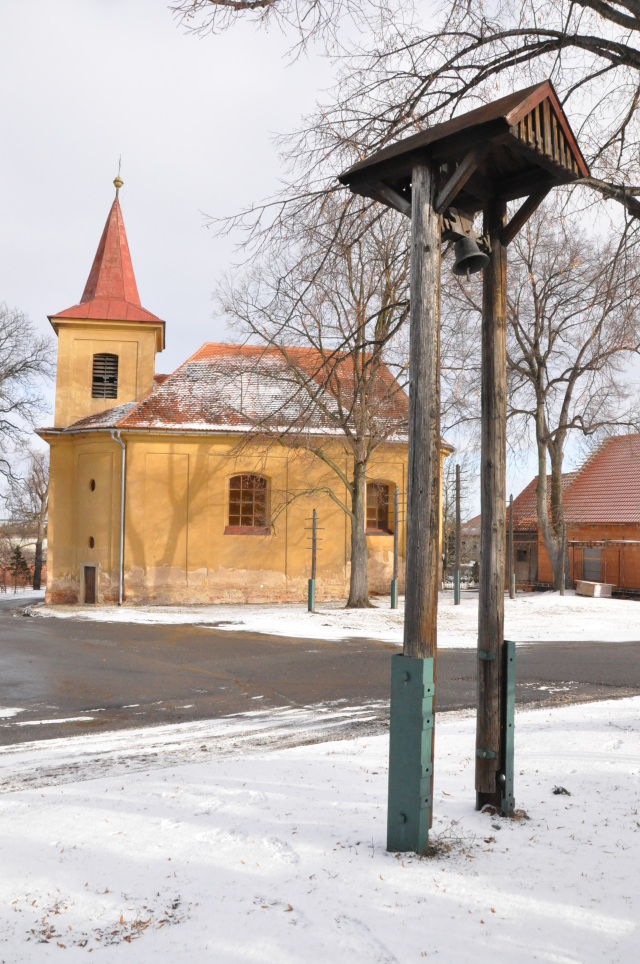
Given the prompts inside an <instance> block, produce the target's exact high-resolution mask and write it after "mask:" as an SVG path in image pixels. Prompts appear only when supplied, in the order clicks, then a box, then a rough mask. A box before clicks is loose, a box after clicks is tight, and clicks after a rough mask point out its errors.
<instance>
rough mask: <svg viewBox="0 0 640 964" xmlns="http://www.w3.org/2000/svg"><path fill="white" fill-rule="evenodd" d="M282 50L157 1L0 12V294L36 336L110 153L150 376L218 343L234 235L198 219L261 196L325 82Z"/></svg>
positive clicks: (282, 42)
mask: <svg viewBox="0 0 640 964" xmlns="http://www.w3.org/2000/svg"><path fill="white" fill-rule="evenodd" d="M287 48H288V42H287V40H286V39H285V38H283V37H282V35H281V34H280V33H279V32H278V31H277V30H272V31H270V32H268V33H266V32H265V31H264V30H260V29H259V28H256V27H255V26H252V25H251V24H248V23H243V24H240V25H239V26H236V27H234V28H233V29H232V30H230V31H228V32H227V33H225V34H224V35H222V36H218V37H214V36H207V37H204V38H197V37H195V36H193V35H188V34H186V33H185V32H184V30H183V29H181V28H180V27H179V26H178V25H177V23H176V21H175V19H174V18H173V16H172V14H171V11H170V10H169V8H168V0H55V2H52V0H31V2H30V3H28V4H21V3H13V4H6V3H5V4H4V5H3V11H2V31H1V32H0V78H1V80H2V90H3V95H4V96H3V105H2V106H3V110H2V120H3V125H2V131H1V134H2V144H3V149H2V151H1V153H0V157H1V167H0V175H1V177H2V194H3V198H2V230H0V301H6V302H7V303H8V304H9V305H10V306H15V307H17V308H20V309H22V310H24V311H26V312H27V314H28V315H29V316H30V317H31V319H32V320H33V322H34V323H35V324H36V325H37V327H38V328H39V329H40V330H41V331H43V332H45V331H46V332H51V331H52V330H51V328H50V326H49V322H48V320H47V315H49V314H53V313H55V312H58V311H61V310H63V309H64V308H67V307H69V306H71V305H73V304H75V303H77V302H78V301H79V299H80V296H81V294H82V291H83V288H84V285H85V282H86V280H87V276H88V274H89V270H90V268H91V264H92V261H93V257H94V254H95V250H96V248H97V245H98V241H99V239H100V235H101V233H102V229H103V227H104V223H105V220H106V217H107V214H108V211H109V208H110V206H111V203H112V200H113V197H114V188H113V178H114V177H115V175H116V173H117V170H118V157H119V156H120V155H122V177H123V179H124V187H123V189H122V191H121V194H120V199H121V204H122V209H123V214H124V220H125V225H126V229H127V236H128V239H129V246H130V249H131V255H132V259H133V266H134V270H135V273H136V280H137V282H138V290H139V293H140V298H141V301H142V304H143V306H144V307H145V308H147V309H148V310H150V311H152V312H154V313H155V314H157V315H159V316H160V317H161V318H163V319H165V320H166V322H167V330H166V333H167V348H166V349H165V351H164V352H163V353H162V354H161V355H159V356H158V357H157V359H156V370H157V371H160V372H170V371H172V370H173V369H175V368H176V367H177V365H179V364H180V363H181V362H182V361H184V359H185V358H186V357H188V355H190V354H191V353H192V352H193V351H195V350H196V349H197V348H198V347H199V346H200V345H201V344H202V343H203V342H205V341H211V340H221V339H224V338H225V335H226V333H225V330H224V325H223V323H222V322H221V320H220V319H219V318H216V317H214V315H213V305H212V301H211V292H212V290H213V289H214V287H215V285H216V282H217V280H218V279H219V278H220V277H221V276H222V274H223V273H224V272H225V271H228V270H230V269H231V267H232V265H233V261H234V257H235V256H234V251H233V242H232V240H230V239H216V238H215V237H214V236H213V235H212V233H211V231H209V230H207V229H206V228H205V227H204V218H203V214H202V212H206V214H208V215H211V216H223V215H227V214H231V213H234V212H236V211H238V210H239V209H241V208H242V207H244V206H246V205H249V204H251V203H252V202H254V201H259V200H261V199H263V198H265V197H266V196H268V195H269V194H270V193H272V192H273V191H274V190H275V189H276V188H277V184H278V177H279V175H280V173H281V172H280V168H279V160H278V157H277V155H276V151H275V148H274V146H273V142H272V138H273V135H274V134H275V133H285V132H288V131H290V130H292V129H293V128H295V127H296V125H297V124H298V122H299V120H300V118H301V116H302V115H303V114H305V113H308V112H309V111H311V110H312V109H313V107H314V104H315V102H316V98H317V97H318V94H319V92H320V91H321V90H322V89H324V88H326V87H328V86H330V84H331V72H330V67H329V65H328V63H327V62H326V60H324V59H323V58H321V57H320V56H314V55H313V54H312V56H311V57H306V58H301V59H300V60H299V61H298V62H297V63H295V64H293V66H288V65H287V61H286V59H285V54H286V50H287ZM50 398H51V401H53V390H51V392H50ZM42 421H43V423H45V422H46V419H43V420H42ZM534 472H535V465H534V463H533V462H532V461H531V459H530V458H528V459H527V458H525V459H524V463H522V464H520V465H515V464H514V465H513V468H512V472H511V473H510V474H511V475H512V479H511V480H510V481H509V482H508V485H509V486H511V485H512V483H513V489H514V492H518V491H519V490H520V488H522V486H523V485H524V484H526V482H527V481H528V480H529V479H530V478H531V476H532V474H534ZM474 501H475V499H474Z"/></svg>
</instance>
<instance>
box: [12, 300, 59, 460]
mask: <svg viewBox="0 0 640 964" xmlns="http://www.w3.org/2000/svg"><path fill="white" fill-rule="evenodd" d="M53 371H54V363H53V352H52V348H51V342H50V340H49V339H48V338H45V337H43V336H41V335H38V334H37V332H36V329H35V326H34V325H33V323H32V322H31V321H30V320H29V318H28V317H27V316H26V315H25V314H24V313H23V312H21V311H19V310H18V309H16V308H9V307H8V306H7V305H6V304H4V303H0V473H1V474H3V475H5V476H11V474H12V471H11V469H12V460H11V458H10V451H11V449H12V448H13V447H15V446H16V445H18V444H19V443H20V442H22V441H23V440H24V437H25V432H26V431H27V430H28V428H29V427H30V426H31V425H32V424H33V419H34V418H35V416H36V415H37V414H39V413H40V412H41V411H42V408H43V404H44V403H43V397H42V386H43V382H44V381H45V380H47V379H49V378H51V376H52V375H53Z"/></svg>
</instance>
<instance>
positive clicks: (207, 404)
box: [65, 343, 450, 448]
mask: <svg viewBox="0 0 640 964" xmlns="http://www.w3.org/2000/svg"><path fill="white" fill-rule="evenodd" d="M286 351H287V356H288V361H287V360H286V359H284V358H283V357H282V354H281V352H280V351H279V350H278V349H276V348H264V347H262V346H256V345H221V344H213V343H207V344H205V345H203V346H202V347H201V348H200V349H198V351H197V352H195V354H194V355H192V356H191V358H189V359H187V361H186V362H184V364H183V365H181V366H180V367H179V368H178V369H176V371H175V372H173V374H172V375H168V376H165V377H164V378H163V379H162V380H160V379H158V383H156V384H155V385H154V389H153V391H151V392H150V393H149V395H147V396H146V398H144V399H142V401H140V402H138V403H128V404H126V405H122V406H118V407H116V408H114V409H111V410H110V411H106V412H101V413H99V414H97V415H92V416H88V417H86V418H84V419H81V420H80V421H78V422H75V423H74V424H73V425H71V426H69V427H68V428H67V429H66V430H65V431H68V432H74V431H89V430H94V429H105V428H120V429H123V430H127V429H136V428H142V429H147V430H148V429H156V430H159V431H209V432H210V431H243V432H246V431H255V430H256V427H259V426H260V425H261V424H264V426H265V428H266V429H268V428H274V427H276V426H277V427H278V428H282V427H289V428H291V429H293V430H295V429H296V428H300V429H301V428H304V429H305V430H308V429H311V430H314V431H316V432H319V433H320V434H323V433H327V434H331V433H332V432H333V431H335V428H334V426H333V423H332V420H331V418H328V417H327V416H325V415H323V414H322V409H321V407H318V406H317V405H314V404H313V402H312V401H311V399H310V396H309V392H308V391H307V390H306V389H305V388H304V385H305V384H306V385H308V384H309V379H313V381H314V382H315V383H316V384H317V386H318V392H317V398H318V399H319V401H320V402H321V403H322V405H324V406H325V407H326V408H328V409H334V410H335V409H337V407H338V405H340V404H341V405H342V408H343V410H346V411H348V410H349V406H350V403H351V401H352V393H353V378H354V369H353V361H352V360H351V358H348V357H347V356H341V357H338V358H337V360H335V364H334V365H331V364H330V363H329V361H328V359H327V358H326V357H323V355H322V354H321V353H320V352H318V351H315V350H314V349H311V348H300V347H291V348H288V349H286ZM372 385H375V390H376V391H377V392H378V393H379V400H378V401H379V404H378V415H379V417H380V419H381V420H383V421H384V422H385V423H386V425H387V428H388V423H389V422H391V425H392V433H393V434H394V436H395V438H396V440H397V441H403V440H405V441H406V427H407V419H408V411H409V400H408V398H407V395H406V393H405V392H404V391H403V390H402V388H401V387H400V385H399V384H398V383H397V382H396V381H395V379H394V377H393V375H392V373H391V372H390V371H389V369H388V368H386V366H383V368H382V369H381V370H380V373H379V378H377V379H376V381H375V383H372ZM373 431H374V433H375V425H374V426H373ZM383 435H386V433H383ZM443 445H444V446H445V447H447V448H450V446H448V445H447V443H443Z"/></svg>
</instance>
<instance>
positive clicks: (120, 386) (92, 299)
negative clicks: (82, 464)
mask: <svg viewBox="0 0 640 964" xmlns="http://www.w3.org/2000/svg"><path fill="white" fill-rule="evenodd" d="M113 183H114V185H115V188H116V196H115V200H114V202H113V204H112V206H111V210H110V211H109V216H108V218H107V223H106V224H105V226H104V231H103V232H102V237H101V238H100V243H99V245H98V250H97V251H96V256H95V258H94V260H93V266H92V268H91V271H90V273H89V277H88V279H87V283H86V285H85V288H84V292H83V294H82V298H81V299H80V302H79V304H77V305H73V306H72V307H71V308H67V309H66V310H65V311H60V312H58V313H57V314H55V315H50V316H49V321H50V322H51V324H52V325H53V328H54V330H55V332H56V334H57V336H58V369H57V376H56V405H55V420H54V425H55V427H56V428H64V427H66V426H68V425H71V424H73V422H76V421H78V419H81V418H85V417H86V416H88V415H95V414H97V413H98V412H102V411H105V409H108V408H113V407H115V406H116V405H122V404H124V403H125V402H134V401H139V400H140V399H142V398H144V396H145V395H147V394H148V393H149V392H150V391H151V389H152V388H153V376H154V372H155V356H156V352H159V351H162V350H163V349H164V345H165V340H164V336H165V323H164V321H161V319H160V318H158V317H157V316H156V315H153V314H151V312H150V311H147V310H146V309H145V308H143V307H142V305H141V304H140V296H139V295H138V288H137V286H136V279H135V275H134V273H133V265H132V263H131V255H130V253H129V245H128V243H127V235H126V233H125V229H124V221H123V219H122V210H121V208H120V201H119V199H118V194H119V191H120V188H121V187H122V184H123V182H122V180H121V178H120V176H119V175H118V177H117V178H116V179H115V181H114V182H113Z"/></svg>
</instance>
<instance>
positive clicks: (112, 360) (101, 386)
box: [91, 354, 118, 398]
mask: <svg viewBox="0 0 640 964" xmlns="http://www.w3.org/2000/svg"><path fill="white" fill-rule="evenodd" d="M91 395H92V397H93V398H117V397H118V356H117V355H108V354H101V355H94V356H93V382H92V387H91Z"/></svg>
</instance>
